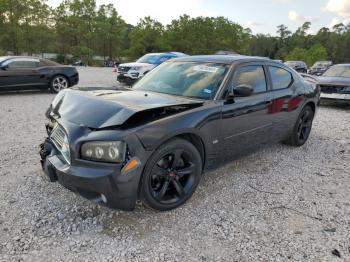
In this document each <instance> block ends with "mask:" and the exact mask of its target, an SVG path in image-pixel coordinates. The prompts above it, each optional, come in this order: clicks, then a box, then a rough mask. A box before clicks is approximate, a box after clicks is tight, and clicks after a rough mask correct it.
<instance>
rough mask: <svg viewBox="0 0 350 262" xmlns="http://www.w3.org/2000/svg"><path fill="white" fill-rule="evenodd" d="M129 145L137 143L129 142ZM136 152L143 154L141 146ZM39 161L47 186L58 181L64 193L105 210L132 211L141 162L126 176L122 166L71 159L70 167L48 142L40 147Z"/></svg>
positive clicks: (122, 164)
mask: <svg viewBox="0 0 350 262" xmlns="http://www.w3.org/2000/svg"><path fill="white" fill-rule="evenodd" d="M131 143H138V142H137V141H135V140H133V139H131ZM133 146H135V144H134V145H133ZM73 147H74V146H73ZM138 150H142V146H141V147H138ZM134 153H135V152H134ZM72 155H73V156H74V154H72ZM141 155H142V154H141ZM40 157H41V164H42V169H43V171H44V174H45V175H44V177H46V179H47V180H49V181H50V182H56V181H57V182H59V183H60V184H61V185H63V186H64V187H66V188H67V189H69V190H71V191H73V192H75V193H77V194H79V195H81V196H83V197H84V198H87V199H89V200H91V201H94V202H96V203H98V204H101V205H104V206H108V207H111V208H116V209H121V210H127V211H130V210H133V209H134V208H135V204H136V201H137V199H138V186H139V182H140V179H141V173H142V170H143V164H142V163H144V162H143V161H141V160H140V161H139V163H140V165H138V166H137V167H136V168H135V169H133V170H131V171H128V172H127V173H123V171H122V170H123V167H124V166H125V163H104V162H93V161H87V160H82V159H72V164H68V163H67V161H65V159H64V157H63V156H62V154H61V152H60V151H59V150H58V148H57V147H56V146H55V144H54V143H53V142H52V141H51V139H50V138H47V139H46V140H45V141H44V143H42V144H41V145H40Z"/></svg>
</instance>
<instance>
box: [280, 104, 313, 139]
mask: <svg viewBox="0 0 350 262" xmlns="http://www.w3.org/2000/svg"><path fill="white" fill-rule="evenodd" d="M313 119H314V112H313V110H312V109H311V107H310V106H306V107H304V109H303V110H302V111H301V113H300V114H299V117H298V120H297V122H296V124H295V126H294V129H293V133H292V135H291V136H290V137H289V139H288V140H287V141H286V144H289V145H292V146H302V145H304V144H305V142H306V141H307V139H308V138H309V136H310V133H311V128H312V121H313Z"/></svg>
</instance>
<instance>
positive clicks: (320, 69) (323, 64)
mask: <svg viewBox="0 0 350 262" xmlns="http://www.w3.org/2000/svg"><path fill="white" fill-rule="evenodd" d="M332 64H333V63H332V61H317V62H316V63H315V64H314V65H313V66H312V67H310V69H309V70H308V74H310V75H317V76H320V75H322V74H323V73H324V72H325V71H326V70H327V69H328V68H329V67H330V66H331V65H332Z"/></svg>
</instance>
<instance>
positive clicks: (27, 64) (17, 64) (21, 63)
mask: <svg viewBox="0 0 350 262" xmlns="http://www.w3.org/2000/svg"><path fill="white" fill-rule="evenodd" d="M5 64H6V65H7V66H8V68H35V67H37V66H38V61H37V60H27V59H26V60H20V59H15V60H10V61H8V62H6V63H5Z"/></svg>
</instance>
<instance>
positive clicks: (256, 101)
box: [222, 63, 272, 159]
mask: <svg viewBox="0 0 350 262" xmlns="http://www.w3.org/2000/svg"><path fill="white" fill-rule="evenodd" d="M266 74H267V72H266V71H265V67H264V65H263V64H262V63H249V64H244V65H241V66H240V67H239V68H238V69H237V70H236V71H235V74H234V75H233V78H232V80H231V83H230V84H229V85H230V86H231V87H233V88H235V87H236V86H238V85H249V86H251V87H252V88H253V90H254V91H253V94H252V95H250V96H239V95H235V97H234V99H233V101H231V102H227V103H226V104H224V105H223V109H222V131H223V136H222V143H223V149H225V150H223V153H224V156H223V158H224V159H232V158H233V157H235V156H237V155H239V154H242V153H245V152H249V151H250V150H252V149H254V148H256V147H259V146H260V145H262V144H265V143H267V142H269V141H270V134H271V129H272V119H271V116H270V115H269V106H270V104H271V103H270V93H269V85H268V81H267V77H266Z"/></svg>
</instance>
